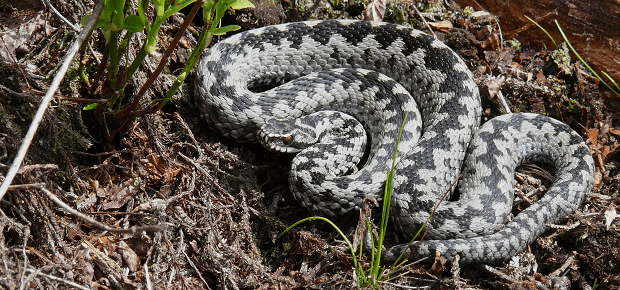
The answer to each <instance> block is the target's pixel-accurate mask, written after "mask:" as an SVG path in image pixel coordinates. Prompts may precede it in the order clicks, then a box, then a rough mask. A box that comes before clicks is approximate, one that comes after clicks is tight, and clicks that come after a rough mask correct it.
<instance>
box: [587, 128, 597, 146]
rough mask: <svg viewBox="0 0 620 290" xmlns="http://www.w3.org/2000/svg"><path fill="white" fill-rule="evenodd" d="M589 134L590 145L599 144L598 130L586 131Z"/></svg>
mask: <svg viewBox="0 0 620 290" xmlns="http://www.w3.org/2000/svg"><path fill="white" fill-rule="evenodd" d="M586 132H587V133H588V141H590V145H592V146H596V145H597V143H598V132H599V130H598V129H597V128H591V129H586Z"/></svg>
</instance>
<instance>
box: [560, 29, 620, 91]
mask: <svg viewBox="0 0 620 290" xmlns="http://www.w3.org/2000/svg"><path fill="white" fill-rule="evenodd" d="M554 21H555V25H556V26H557V27H558V30H559V31H560V34H562V38H563V39H564V41H565V42H566V45H568V48H570V50H571V51H572V52H573V54H574V55H575V56H576V57H577V58H578V59H579V61H581V63H583V65H584V66H585V67H586V68H587V69H588V70H589V71H590V72H591V73H592V74H593V75H594V76H595V77H596V78H597V79H598V80H599V81H601V83H603V84H604V85H605V86H606V87H607V88H608V89H610V90H611V91H612V92H614V94H616V95H618V96H620V92H617V91H616V90H614V89H613V88H612V87H611V86H610V85H608V84H607V83H606V82H605V80H603V79H602V78H601V77H600V76H599V75H598V74H597V73H596V72H595V71H594V70H593V69H592V68H591V67H590V65H588V63H587V62H585V61H584V60H583V58H581V56H580V55H579V53H577V51H576V50H575V48H573V46H572V45H571V44H570V41H568V38H567V37H566V35H565V34H564V31H563V30H562V28H561V27H560V24H559V23H558V21H557V20H554ZM614 83H615V82H614Z"/></svg>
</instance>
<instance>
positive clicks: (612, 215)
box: [605, 206, 620, 230]
mask: <svg viewBox="0 0 620 290" xmlns="http://www.w3.org/2000/svg"><path fill="white" fill-rule="evenodd" d="M619 217H620V215H618V214H617V213H616V208H615V207H613V206H612V207H610V208H609V209H607V210H606V211H605V228H606V229H607V230H609V227H610V226H611V223H613V222H614V220H615V219H616V218H619Z"/></svg>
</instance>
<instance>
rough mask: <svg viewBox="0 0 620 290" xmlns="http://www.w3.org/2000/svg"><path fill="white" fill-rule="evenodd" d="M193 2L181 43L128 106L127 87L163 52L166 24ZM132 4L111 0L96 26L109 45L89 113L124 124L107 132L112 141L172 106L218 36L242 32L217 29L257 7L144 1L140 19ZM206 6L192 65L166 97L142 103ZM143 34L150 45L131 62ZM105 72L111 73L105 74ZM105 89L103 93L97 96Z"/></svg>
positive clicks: (222, 0)
mask: <svg viewBox="0 0 620 290" xmlns="http://www.w3.org/2000/svg"><path fill="white" fill-rule="evenodd" d="M192 3H194V6H193V8H192V10H191V12H190V13H189V14H188V16H187V17H186V18H185V19H184V22H183V24H182V25H181V27H180V28H179V29H178V31H177V35H176V36H175V38H174V39H173V40H172V41H171V42H170V45H169V46H168V48H167V50H166V51H165V53H164V54H163V57H162V58H161V61H160V62H159V64H158V66H157V69H156V70H155V72H154V73H153V74H151V75H150V76H149V78H148V79H147V80H146V81H145V82H144V84H142V86H141V88H140V90H139V91H138V93H137V94H135V95H134V96H131V101H130V102H129V101H127V102H125V101H124V100H123V98H124V97H126V96H125V94H124V93H125V87H126V84H127V82H128V81H129V80H131V79H132V78H133V77H134V75H135V73H136V71H137V70H138V68H139V67H140V65H141V64H142V63H143V62H144V60H145V58H146V57H147V56H148V55H149V54H150V53H153V52H154V51H156V50H157V46H158V43H159V38H158V34H159V31H160V28H161V26H162V24H163V23H164V22H165V21H166V20H167V19H169V18H170V17H171V16H172V15H174V14H175V13H177V12H179V11H180V10H181V9H183V8H185V7H187V6H188V5H190V4H192ZM129 4H130V2H129V1H126V0H106V1H105V6H104V11H103V13H102V14H101V16H100V17H99V18H98V20H97V24H96V28H99V29H100V30H101V33H102V34H103V36H104V38H105V41H106V42H105V48H104V52H103V59H102V61H101V64H100V66H99V69H98V71H97V73H96V74H95V76H94V77H93V82H92V84H90V88H89V92H90V93H91V94H96V95H97V98H96V99H95V100H93V102H92V103H91V104H90V105H87V106H86V107H85V108H84V109H85V110H92V109H95V115H96V116H97V117H98V118H99V119H100V120H108V121H110V120H112V121H119V122H118V125H117V126H115V127H113V128H111V129H110V130H109V132H108V133H107V136H106V137H107V139H108V140H111V139H112V138H113V137H114V135H115V133H116V132H118V131H121V130H124V129H125V128H127V126H128V125H129V124H130V123H131V121H132V120H133V119H135V118H136V117H138V116H141V115H144V114H147V113H152V112H154V111H156V110H158V109H160V108H161V106H163V105H164V104H165V103H166V102H168V101H169V100H170V99H171V98H172V96H173V95H174V94H175V93H176V91H177V90H178V88H179V87H180V85H181V84H182V83H183V81H184V80H185V78H186V77H187V75H188V73H189V71H190V70H191V69H192V68H193V67H194V66H195V64H196V63H197V61H198V58H199V56H200V55H201V54H202V52H203V50H204V49H205V48H206V47H207V45H208V44H209V43H210V42H211V39H212V38H213V35H223V34H225V33H226V32H229V31H234V30H237V29H239V28H240V27H239V26H236V25H229V26H225V27H217V24H218V23H219V22H220V20H221V19H222V17H223V16H224V13H225V12H226V10H227V9H228V8H232V9H242V8H246V7H254V6H253V5H252V3H250V2H249V1H248V0H219V1H218V0H200V1H196V0H176V1H175V0H152V1H149V0H138V4H137V7H136V11H137V14H131V9H130V5H129ZM151 4H152V5H151ZM149 7H152V8H153V10H154V12H155V16H154V20H153V21H152V23H150V22H149V21H148V19H147V13H146V12H147V10H148V9H149ZM201 7H202V8H203V19H204V23H205V27H204V28H203V29H202V31H201V33H200V36H199V39H198V43H197V45H196V46H195V47H194V49H193V51H192V53H191V55H190V57H189V59H188V60H187V61H186V63H185V66H184V68H183V70H182V71H181V73H180V74H179V75H178V76H177V78H176V80H175V81H174V83H173V85H172V86H171V88H170V89H169V90H168V91H167V93H166V96H165V97H164V98H162V99H158V100H153V101H149V102H147V103H141V99H142V97H143V96H144V94H145V93H146V91H147V90H148V88H150V86H151V85H152V84H153V82H154V81H155V79H156V78H157V77H158V76H159V74H160V73H161V72H162V71H163V70H164V68H165V67H166V65H167V63H168V57H169V56H170V55H171V54H172V52H173V51H174V49H175V47H176V45H177V44H178V42H179V40H180V38H181V36H182V35H183V34H184V33H185V31H186V29H187V27H188V26H189V24H190V23H191V20H192V19H193V18H194V16H195V15H196V14H197V12H198V10H199V8H201ZM89 17H90V15H87V16H85V17H84V18H83V19H82V24H84V23H86V22H87V21H88V19H89ZM142 31H144V32H145V34H146V36H145V38H146V40H145V41H144V42H143V44H142V46H141V47H140V50H139V51H138V53H137V54H136V56H135V57H134V58H133V59H132V60H130V57H129V49H128V48H129V47H130V42H131V40H132V36H133V35H134V34H135V33H138V32H142ZM104 72H107V73H105V75H104ZM82 79H83V80H85V83H87V84H88V83H89V82H88V78H87V76H86V74H85V73H82ZM99 88H101V90H100V91H97V90H98V89H99ZM106 115H107V116H108V117H106Z"/></svg>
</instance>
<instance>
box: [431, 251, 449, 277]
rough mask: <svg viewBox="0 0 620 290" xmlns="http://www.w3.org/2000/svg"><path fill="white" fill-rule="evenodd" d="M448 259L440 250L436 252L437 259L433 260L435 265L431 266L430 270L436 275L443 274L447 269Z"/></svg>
mask: <svg viewBox="0 0 620 290" xmlns="http://www.w3.org/2000/svg"><path fill="white" fill-rule="evenodd" d="M447 261H448V260H446V258H444V257H442V256H441V253H440V252H439V251H436V252H435V261H434V262H433V265H432V266H431V268H430V269H429V270H428V272H429V273H431V274H433V275H435V276H441V274H443V272H445V271H446V262H447Z"/></svg>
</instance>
